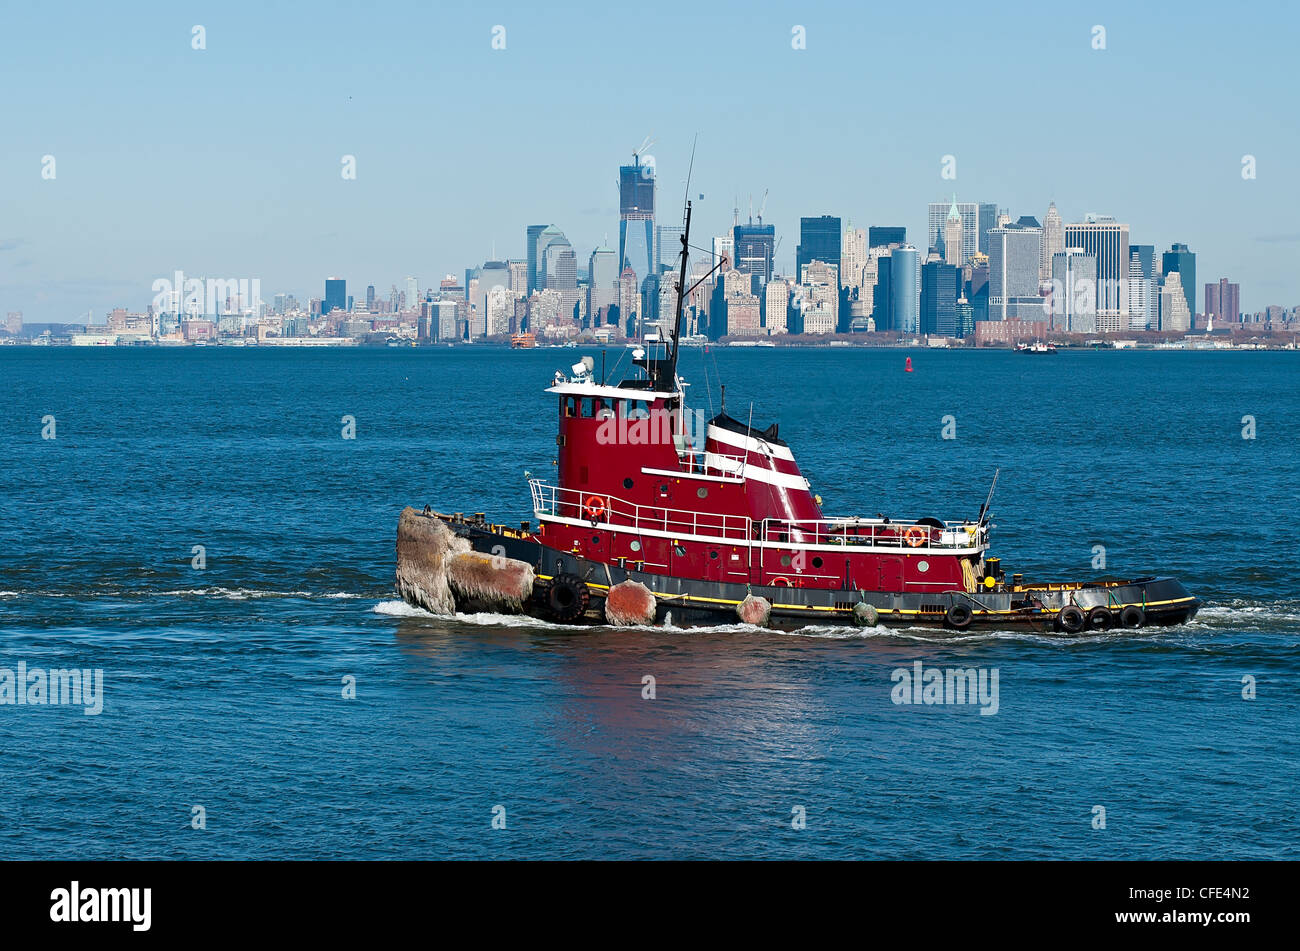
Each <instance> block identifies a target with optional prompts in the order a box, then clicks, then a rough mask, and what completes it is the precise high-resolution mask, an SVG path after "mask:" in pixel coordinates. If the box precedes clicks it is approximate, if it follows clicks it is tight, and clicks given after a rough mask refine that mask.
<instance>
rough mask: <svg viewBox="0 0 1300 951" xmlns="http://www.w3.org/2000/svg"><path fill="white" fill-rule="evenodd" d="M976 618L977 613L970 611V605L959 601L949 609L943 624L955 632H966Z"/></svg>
mask: <svg viewBox="0 0 1300 951" xmlns="http://www.w3.org/2000/svg"><path fill="white" fill-rule="evenodd" d="M974 617H975V612H974V611H972V610H971V609H970V605H969V604H966V603H965V602H964V601H958V602H957V603H956V604H954V605H952V606H951V607H949V608H948V611H947V613H945V614H944V616H943V623H944V624H945V625H946V626H947V627H950V628H952V629H953V630H954V631H964V630H966V628H968V627H970V622H971V621H972V620H973V619H974Z"/></svg>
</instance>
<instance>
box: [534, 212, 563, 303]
mask: <svg viewBox="0 0 1300 951" xmlns="http://www.w3.org/2000/svg"><path fill="white" fill-rule="evenodd" d="M571 247H572V245H570V244H569V239H568V238H566V237H565V236H564V232H563V231H561V230H560V229H559V228H557V227H555V225H547V226H546V227H545V228H544V229H543V230H542V231H541V233H540V234H538V236H537V245H536V251H535V252H534V255H533V257H534V259H535V260H534V263H535V264H536V266H537V270H536V272H534V274H533V285H532V286H533V288H534V289H535V290H545V289H546V288H547V287H549V286H550V285H549V284H548V283H547V280H548V275H553V274H554V271H555V259H556V256H557V255H558V254H559V253H560V251H562V250H563V249H565V248H571Z"/></svg>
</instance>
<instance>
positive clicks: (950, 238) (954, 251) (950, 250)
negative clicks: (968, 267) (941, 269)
mask: <svg viewBox="0 0 1300 951" xmlns="http://www.w3.org/2000/svg"><path fill="white" fill-rule="evenodd" d="M974 230H975V229H974V228H972V229H971V232H972V233H971V236H970V238H971V244H972V245H973V244H974V243H975V235H974ZM964 231H965V228H964V226H963V223H962V216H961V210H960V209H959V208H958V207H957V200H956V198H954V199H953V202H952V207H950V208H949V209H948V217H947V218H945V219H944V222H943V261H944V263H945V264H952V265H955V266H956V267H961V266H962V265H963V264H965V263H966V262H967V261H968V260H969V259H970V258H971V256H972V255H973V254H974V253H975V252H974V251H973V250H972V251H967V250H965V243H964V237H965V236H964V234H963V232H964Z"/></svg>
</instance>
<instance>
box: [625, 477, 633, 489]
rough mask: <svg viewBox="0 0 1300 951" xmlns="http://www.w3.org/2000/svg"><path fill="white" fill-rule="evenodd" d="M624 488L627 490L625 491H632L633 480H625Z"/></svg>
mask: <svg viewBox="0 0 1300 951" xmlns="http://www.w3.org/2000/svg"><path fill="white" fill-rule="evenodd" d="M623 488H625V489H630V488H632V480H631V479H624V480H623Z"/></svg>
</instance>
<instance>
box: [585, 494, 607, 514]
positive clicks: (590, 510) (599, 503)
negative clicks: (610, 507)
mask: <svg viewBox="0 0 1300 951" xmlns="http://www.w3.org/2000/svg"><path fill="white" fill-rule="evenodd" d="M584 508H585V509H586V510H587V515H588V516H590V517H591V518H592V519H594V520H598V519H599V518H600V517H601V516H602V515H604V514H605V500H604V499H602V498H601V497H600V496H599V495H589V496H587V504H586V505H585V506H584Z"/></svg>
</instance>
